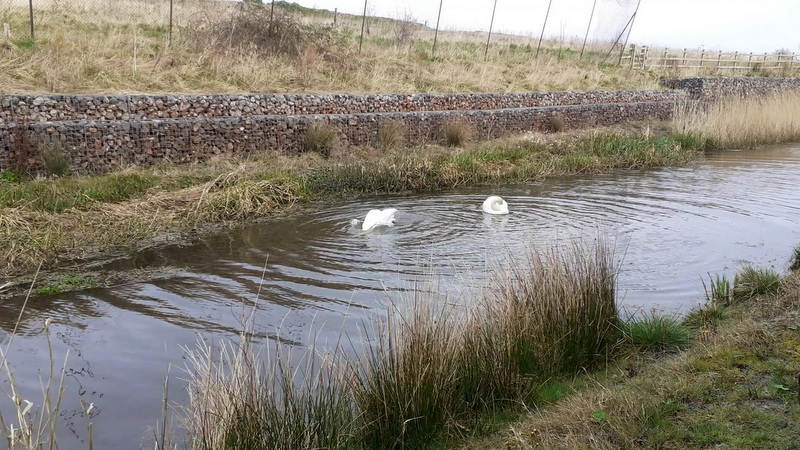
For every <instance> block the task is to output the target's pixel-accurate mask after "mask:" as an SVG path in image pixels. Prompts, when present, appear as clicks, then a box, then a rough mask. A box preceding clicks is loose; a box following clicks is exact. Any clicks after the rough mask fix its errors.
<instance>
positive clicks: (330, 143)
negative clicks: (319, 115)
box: [303, 122, 339, 158]
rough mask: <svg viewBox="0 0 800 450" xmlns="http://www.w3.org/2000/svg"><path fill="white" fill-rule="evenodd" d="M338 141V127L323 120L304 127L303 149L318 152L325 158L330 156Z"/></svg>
mask: <svg viewBox="0 0 800 450" xmlns="http://www.w3.org/2000/svg"><path fill="white" fill-rule="evenodd" d="M338 142H339V129H338V128H336V127H334V126H332V125H329V124H327V123H324V122H314V123H312V124H310V125H309V126H308V128H306V133H305V135H303V150H305V151H307V152H315V153H319V154H320V155H322V156H324V157H326V158H327V157H329V156H331V152H332V151H333V149H334V148H335V147H336V145H337V144H338Z"/></svg>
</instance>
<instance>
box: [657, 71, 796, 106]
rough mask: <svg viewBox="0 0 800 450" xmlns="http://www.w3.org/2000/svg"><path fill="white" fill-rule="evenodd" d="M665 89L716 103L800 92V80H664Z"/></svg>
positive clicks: (732, 78) (724, 78)
mask: <svg viewBox="0 0 800 450" xmlns="http://www.w3.org/2000/svg"><path fill="white" fill-rule="evenodd" d="M661 84H662V85H663V86H664V87H668V88H671V89H680V90H683V91H685V92H686V93H688V95H689V98H691V99H692V100H700V101H703V102H715V101H719V100H721V99H723V98H728V97H740V98H745V97H763V96H768V95H774V94H777V93H780V92H786V91H800V78H761V77H698V78H680V79H674V80H664V81H662V82H661Z"/></svg>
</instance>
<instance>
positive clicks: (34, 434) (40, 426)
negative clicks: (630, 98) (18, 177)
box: [0, 271, 93, 450]
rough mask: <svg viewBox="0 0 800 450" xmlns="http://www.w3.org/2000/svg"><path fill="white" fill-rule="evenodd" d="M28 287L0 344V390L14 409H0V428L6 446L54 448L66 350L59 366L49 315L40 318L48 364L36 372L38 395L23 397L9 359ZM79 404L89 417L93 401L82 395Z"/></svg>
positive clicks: (25, 302) (62, 391) (89, 443)
mask: <svg viewBox="0 0 800 450" xmlns="http://www.w3.org/2000/svg"><path fill="white" fill-rule="evenodd" d="M37 274H38V271H37ZM35 279H36V277H34V282H33V283H35ZM33 283H32V284H31V288H32V287H33ZM31 290H32V289H31ZM31 290H29V291H28V294H27V295H26V297H25V300H24V302H23V303H22V307H21V308H20V312H19V315H18V318H17V322H16V323H15V325H14V329H13V331H12V332H11V335H10V336H9V337H8V341H7V342H6V345H5V348H0V365H2V372H3V375H5V380H4V382H3V385H4V387H3V388H2V389H0V392H2V394H3V396H5V397H6V398H7V400H8V401H9V402H10V403H11V405H12V406H13V408H14V410H15V415H14V416H13V417H4V416H3V415H2V413H0V429H2V432H3V435H4V436H5V438H6V439H7V441H8V447H9V448H10V449H17V448H21V449H25V450H42V449H55V448H58V437H57V432H58V421H59V419H60V418H61V401H62V399H63V395H64V379H65V377H66V375H67V361H68V358H69V351H67V352H66V354H65V356H64V362H63V364H62V365H60V366H59V365H57V364H56V359H55V355H54V352H53V346H52V342H51V340H50V333H51V331H50V323H51V321H50V319H46V320H45V321H44V331H43V334H44V336H45V339H46V340H47V350H48V356H49V361H50V364H49V367H48V368H47V370H42V372H41V375H40V388H41V391H40V392H41V397H39V398H33V397H30V398H25V396H24V394H23V393H22V391H21V390H20V388H19V385H18V383H17V380H16V377H15V375H14V370H13V369H12V367H11V363H10V361H9V356H10V353H9V350H10V348H11V344H12V343H13V341H14V338H15V336H16V332H17V327H18V326H19V323H20V321H21V320H22V317H23V316H24V314H25V310H26V307H27V305H28V300H29V299H30V296H31ZM81 404H82V405H83V408H84V414H85V416H86V417H87V418H89V417H91V416H90V414H91V412H92V409H93V405H91V404H90V405H86V404H85V403H84V402H83V399H82V398H81ZM91 427H92V425H91V422H90V423H89V425H88V432H89V434H88V447H89V448H90V449H91V448H92V443H93V441H92V428H91Z"/></svg>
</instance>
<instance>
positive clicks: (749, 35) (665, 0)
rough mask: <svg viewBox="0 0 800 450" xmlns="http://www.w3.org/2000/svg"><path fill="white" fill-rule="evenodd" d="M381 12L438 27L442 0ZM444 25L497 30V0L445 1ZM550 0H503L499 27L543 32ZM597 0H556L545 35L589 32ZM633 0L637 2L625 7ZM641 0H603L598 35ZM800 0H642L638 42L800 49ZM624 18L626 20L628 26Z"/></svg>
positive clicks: (385, 5) (324, 3) (395, 5)
mask: <svg viewBox="0 0 800 450" xmlns="http://www.w3.org/2000/svg"><path fill="white" fill-rule="evenodd" d="M290 1H294V2H296V3H299V4H301V5H303V6H308V7H313V8H324V9H329V10H333V9H334V8H338V10H339V11H342V12H347V13H353V14H361V11H362V10H363V8H364V0H290ZM367 1H368V5H369V10H370V12H371V13H372V14H373V15H378V16H384V17H395V18H397V17H402V15H403V14H404V12H405V11H410V13H411V14H412V15H413V16H414V17H415V18H416V19H417V21H419V22H424V21H426V20H427V21H428V25H429V26H431V27H433V26H434V25H435V24H436V14H437V11H438V8H439V0H367ZM443 1H444V3H443V7H442V18H441V25H440V26H441V27H442V28H443V29H458V30H483V31H486V30H488V29H489V21H490V19H491V15H492V5H493V4H494V0H443ZM548 1H549V0H527V1H526V0H497V12H496V15H495V22H494V30H495V31H506V32H514V33H518V34H526V35H531V36H536V37H538V35H539V33H540V32H541V29H542V24H543V22H544V17H545V12H546V11H547V5H548ZM593 2H594V0H552V7H551V10H550V16H549V18H548V20H547V28H546V29H545V36H551V37H558V36H559V35H561V34H562V30H563V34H564V35H565V36H567V37H569V36H578V37H580V38H581V39H582V38H583V35H584V33H585V32H586V26H587V25H588V23H589V17H590V15H591V11H592V4H593ZM619 3H622V4H625V3H629V4H630V6H629V7H628V8H627V9H626V8H625V7H620V6H617V5H618V4H619ZM635 4H636V0H597V8H596V11H595V16H594V19H593V24H592V30H591V34H590V38H591V36H592V35H597V36H599V35H602V34H603V33H608V32H609V30H611V29H613V28H614V27H615V24H616V27H619V28H622V27H624V25H625V23H626V22H627V21H628V18H629V17H630V15H631V13H632V11H633V9H634V8H635V6H636V5H635ZM798 23H800V0H758V1H755V0H641V6H640V7H639V12H638V14H637V15H636V19H635V21H634V23H633V30H632V32H631V36H630V40H629V42H630V43H635V44H647V45H651V46H669V47H675V48H684V47H688V48H701V47H702V48H704V49H706V50H712V51H713V50H723V51H739V52H754V53H763V52H773V51H775V50H778V49H787V50H790V51H793V52H800V25H798ZM620 24H621V25H620Z"/></svg>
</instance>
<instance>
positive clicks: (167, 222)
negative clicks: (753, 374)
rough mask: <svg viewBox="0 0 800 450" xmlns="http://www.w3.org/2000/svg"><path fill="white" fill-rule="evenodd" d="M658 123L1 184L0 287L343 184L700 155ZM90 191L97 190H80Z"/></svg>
mask: <svg viewBox="0 0 800 450" xmlns="http://www.w3.org/2000/svg"><path fill="white" fill-rule="evenodd" d="M667 125H668V124H666V123H661V124H654V125H653V128H654V131H651V129H650V126H649V125H643V124H630V125H628V126H627V127H626V128H619V127H617V128H605V129H591V130H580V131H575V132H565V133H554V134H534V135H527V136H517V137H513V138H504V139H499V140H494V141H483V142H476V143H464V144H463V145H462V147H441V146H424V147H417V148H407V147H402V146H397V147H396V148H394V149H391V150H376V149H374V148H365V147H358V148H347V149H343V148H339V149H334V151H333V153H332V154H331V156H330V157H329V158H324V157H321V156H320V155H318V154H304V155H301V156H299V157H284V156H277V157H276V156H275V155H260V156H257V157H254V158H250V159H249V160H218V161H215V162H211V163H207V164H199V165H186V166H161V167H158V168H151V169H136V168H132V169H125V170H122V171H119V172H115V173H111V174H105V175H96V176H89V177H85V176H67V177H63V178H50V179H45V180H30V181H20V182H18V183H5V184H0V199H2V200H4V204H0V208H2V209H0V211H2V213H3V214H2V215H4V216H5V217H6V218H5V219H4V220H5V221H7V223H8V225H7V226H6V227H4V229H3V230H0V241H4V242H5V245H4V247H5V249H6V250H5V252H3V253H5V254H3V255H2V256H4V258H3V259H4V260H5V261H6V264H5V265H4V266H2V267H0V281H2V283H0V284H3V283H7V282H10V283H12V284H13V285H14V286H16V289H11V288H9V289H6V290H5V291H4V292H0V296H8V295H10V293H12V292H16V293H19V288H20V287H21V286H23V284H24V283H27V282H29V281H30V280H31V278H32V275H33V274H34V273H35V271H36V268H37V267H38V266H39V264H40V263H41V264H42V271H41V273H40V275H39V282H38V283H39V284H40V285H41V284H42V283H44V285H53V284H58V279H59V278H64V277H67V278H71V277H74V276H75V272H76V270H75V268H76V267H80V266H82V269H83V270H77V272H80V273H83V272H89V274H85V273H84V274H83V275H81V276H80V278H85V279H86V282H85V283H80V285H81V286H83V285H95V286H98V285H103V286H107V285H109V284H108V283H106V282H104V281H103V280H104V279H119V277H118V276H109V275H103V274H102V273H98V274H94V275H92V274H91V273H92V272H95V271H94V270H92V269H91V268H92V267H96V266H98V265H99V266H102V262H103V261H106V260H109V259H113V258H115V257H119V256H120V255H124V254H126V253H130V252H136V251H139V250H141V249H144V248H149V247H153V246H160V245H165V244H168V245H171V244H186V245H190V244H191V242H193V241H194V240H196V239H197V238H198V237H199V236H203V235H208V234H212V233H214V232H215V231H219V230H220V229H224V228H229V227H235V226H240V225H244V224H249V223H255V222H257V221H259V220H266V219H268V218H269V217H272V216H274V215H275V214H283V213H286V212H288V211H291V210H292V209H293V208H296V207H298V206H305V205H310V204H312V202H322V203H324V202H325V201H330V200H334V199H336V198H338V197H340V196H341V195H345V194H347V195H358V196H362V195H373V194H400V193H408V192H435V191H437V190H442V189H446V188H448V187H452V186H457V185H464V184H468V185H490V184H499V183H514V182H531V181H537V180H542V179H545V178H550V177H556V176H569V175H580V174H590V173H607V172H611V171H615V170H626V169H646V168H654V167H661V166H667V165H684V164H689V163H692V162H694V161H698V160H700V159H701V158H702V144H700V143H699V142H698V141H697V140H695V139H693V138H691V137H688V136H677V135H672V134H670V133H669V132H668V126H667ZM642 128H644V130H645V131H642ZM87 192H90V193H93V195H94V197H95V198H88V199H87V197H90V194H87ZM2 194H5V195H2ZM10 199H11V200H10ZM97 199H100V200H97ZM103 200H105V201H103ZM68 202H71V203H68ZM50 211H57V212H50ZM0 217H2V216H0ZM0 220H2V219H0ZM89 243H91V244H89ZM87 268H88V269H89V270H88V271H87V270H85V269H87ZM61 284H62V285H63V284H64V283H61ZM70 287H71V286H69V285H63V286H61V288H60V289H69V288H70ZM54 289H55V290H56V291H58V292H62V290H59V288H54Z"/></svg>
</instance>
